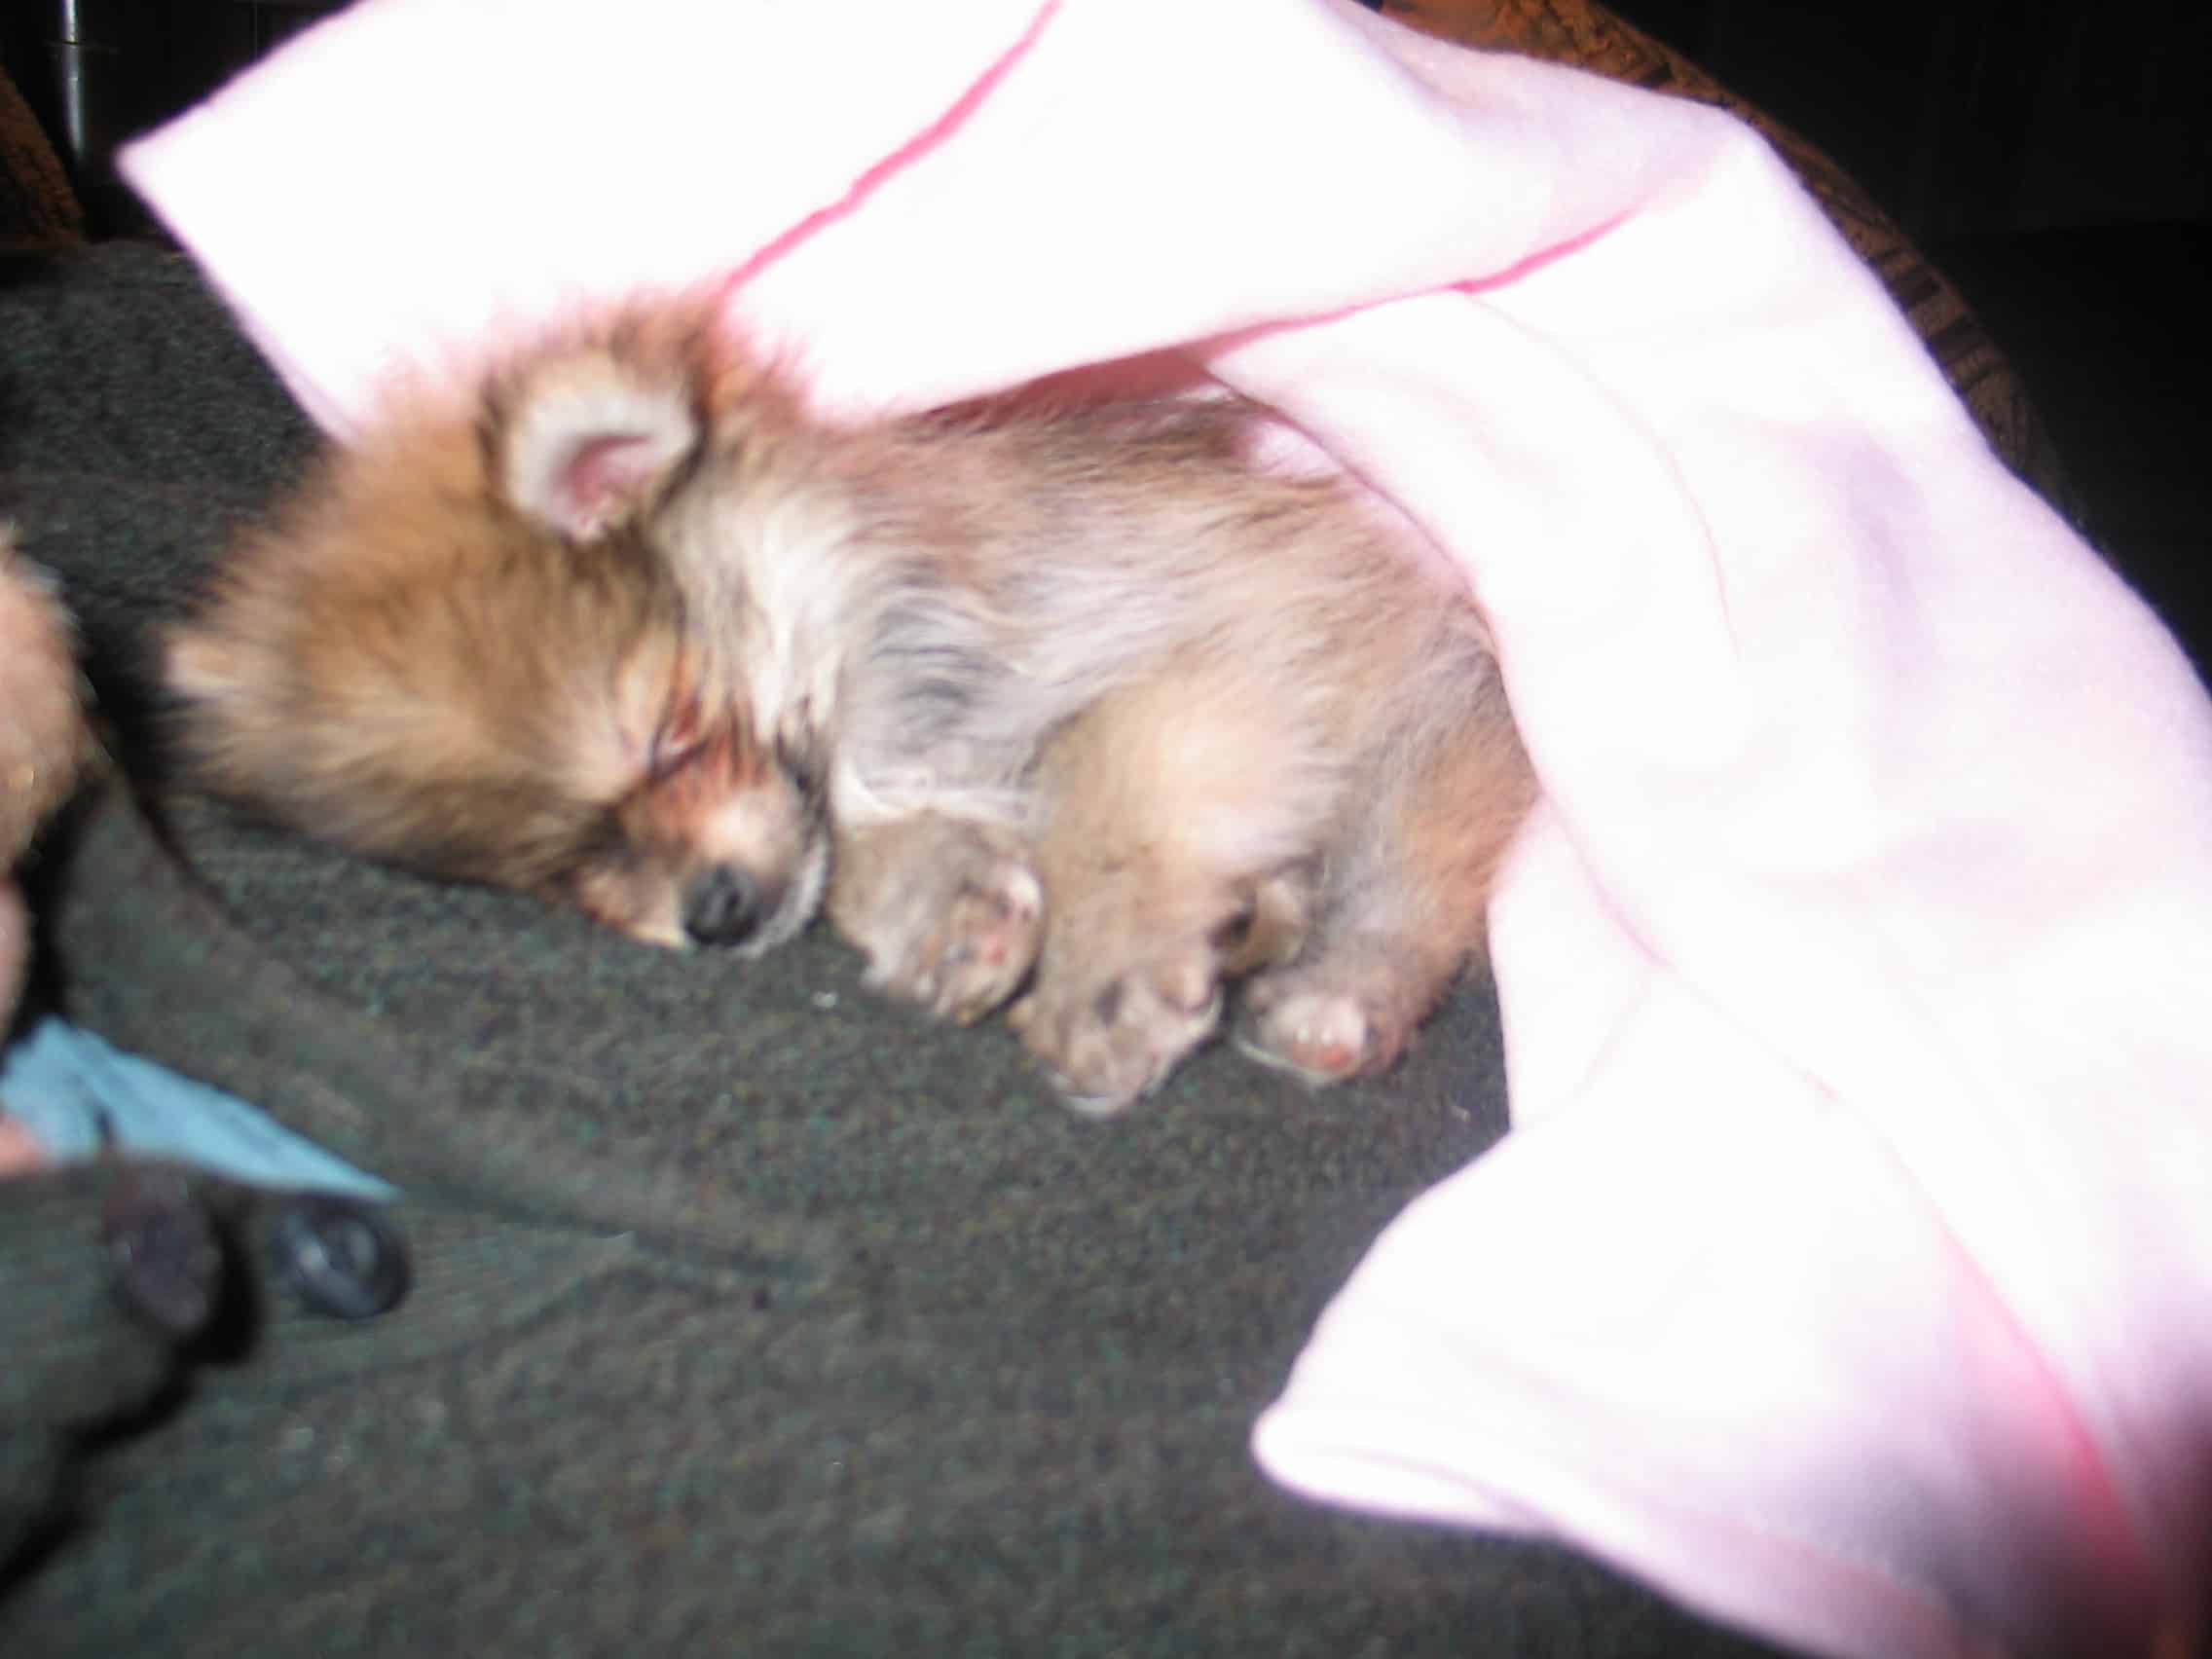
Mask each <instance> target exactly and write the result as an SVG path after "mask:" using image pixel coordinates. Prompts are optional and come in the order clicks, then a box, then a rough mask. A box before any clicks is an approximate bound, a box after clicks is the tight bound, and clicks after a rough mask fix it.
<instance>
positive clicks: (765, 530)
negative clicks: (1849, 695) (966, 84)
mask: <svg viewBox="0 0 2212 1659" xmlns="http://www.w3.org/2000/svg"><path fill="white" fill-rule="evenodd" d="M1256 419H1257V414H1256V412H1255V411H1253V410H1251V409H1250V408H1248V407H1246V406H1243V405H1240V404H1237V403H1235V402H1234V401H1229V400H1220V399H1215V400H1203V401H1189V400H1181V401H1160V402H1148V403H1127V404H1115V405H1108V406H1103V407H1090V408H1062V409H1058V410H1049V411H1045V412H1039V411H1038V410H1037V409H1035V408H1026V409H1025V408H1018V407H1016V406H1014V405H1013V404H1000V405H996V406H978V407H970V408H965V409H960V410H954V411H945V412H940V413H938V414H934V415H929V416H923V417H917V418H908V419H901V420H894V421H886V422H879V423H873V424H851V425H831V424H823V423H820V422H817V421H815V420H813V419H811V418H810V417H809V416H808V415H807V414H806V413H805V412H804V411H803V409H802V407H801V405H800V403H799V401H798V399H797V398H796V397H795V396H794V395H793V392H792V390H791V389H790V387H788V386H787V385H786V384H785V383H784V382H783V381H782V380H781V379H780V378H779V377H778V376H777V375H776V374H774V373H772V372H771V371H769V370H768V369H766V368H765V367H763V366H762V365H761V364H759V363H758V362H757V361H756V360H754V359H753V358H752V357H750V356H749V355H747V354H746V353H745V352H744V351H742V350H737V349H734V348H732V347H730V346H728V345H727V344H725V343H719V342H718V341H717V339H716V338H715V337H714V335H713V334H712V333H711V331H709V330H707V329H705V328H703V327H700V326H698V325H697V323H696V321H695V319H693V318H692V317H690V316H689V315H687V314H686V313H683V312H682V311H681V310H675V309H669V310H660V311H653V310H642V311H636V312H633V313H628V314H626V315H625V316H623V317H622V318H620V319H618V320H616V321H614V322H611V323H609V324H608V325H606V326H604V327H601V328H598V329H596V330H592V331H589V332H587V333H584V334H580V335H572V336H571V337H569V338H567V339H565V340H562V341H559V342H556V343H553V344H551V345H548V346H546V347H544V348H542V349H541V350H537V351H535V352H532V353H530V354H528V355H526V356H524V357H522V358H521V359H519V360H518V361H517V362H516V363H514V364H513V365H512V366H511V367H510V368H508V369H507V370H506V371H504V372H502V373H500V374H498V375H497V376H495V377H493V378H492V379H490V380H489V381H488V382H487V383H486V384H485V385H483V386H482V387H478V388H476V392H475V395H474V396H473V397H472V398H471V399H470V400H469V401H468V402H467V403H466V404H465V406H459V407H457V406H452V405H450V404H447V403H444V402H441V401H438V400H423V401H421V402H420V403H419V404H418V405H416V406H412V407H408V408H404V409H402V410H401V411H400V412H399V413H398V414H396V415H395V416H394V417H393V418H392V419H390V420H389V421H388V422H387V424H385V425H384V426H383V427H382V428H381V429H379V430H378V431H376V432H375V433H373V434H372V435H371V436H370V437H368V438H367V439H366V440H365V441H364V442H363V443H361V444H360V445H358V446H357V447H356V448H354V449H353V450H351V451H350V452H346V453H334V454H332V455H330V456H329V457H328V458H326V459H325V461H323V462H322V463H321V465H320V466H319V468H318V469H317V470H316V471H315V473H314V474H313V476H312V477H311V478H310V479H309V480H308V481H307V483H306V484H305V485H304V487H303V488H302V489H301V490H299V491H298V492H297V494H296V495H295V496H294V497H293V498H291V499H290V500H289V501H288V502H287V503H285V504H284V505H283V506H282V507H281V508H280V509H279V510H278V511H277V512H276V514H275V515H274V517H273V518H272V519H271V521H270V522H269V523H268V525H267V526H266V527H265V528H263V529H262V530H260V531H258V532H257V533H255V534H254V535H250V536H249V537H247V538H246V539H245V540H244V541H243V543H242V544H241V545H240V546H239V547H238V548H237V549H236V550H235V553H234V556H233V557H232V558H230V559H229V560H228V562H227V563H226V565H225V566H224V567H223V569H222V571H221V572H220V574H219V578H218V582H217V585H216V588H215V590H214V592H213V593H212V595H211V596H210V597H209V599H208V601H207V603H206V605H205V606H204V608H203V609H202V611H201V612H200V614H199V615H198V616H197V617H196V618H195V619H194V620H192V621H191V622H190V623H188V624H187V625H185V626H184V627H183V628H181V629H180V630H178V631H177V632H176V634H175V635H174V636H173V638H172V640H171V641H170V646H169V654H168V668H169V678H170V681H171V683H172V685H173V686H174V688H175V689H176V690H177V691H178V692H179V693H180V694H181V698H182V705H183V708H184V711H185V714H184V722H183V732H184V736H185V739H186V741H187V745H188V749H189V752H190V754H191V755H192V756H193V757H194V759H195V760H196V762H197V764H198V767H199V769H200V773H201V775H202V776H203V778H204V779H205V780H206V782H207V783H208V784H210V785H211V786H212V787H214V788H216V789H217V790H220V791H222V792H224V793H229V794H231V795H233V796H236V797H238V798H240V799H242V800H243V801H245V802H247V803H249V804H251V805H253V806H255V807H258V808H259V809H261V810H262V811H263V812H265V813H267V814H269V815H271V816H273V817H275V818H276V819H278V820H280V821H282V822H284V823H287V824H290V825H292V826H294V827H296V828H298V829H300V830H304V831H306V832H308V833H310V834H313V835H318V836H322V837H325V838H328V839H330V840H332V841H335V842H337V843H339V844H340V845H343V846H346V847H348V848H350V849H353V850H355V851H357V852H360V853H363V854H366V855H369V856H372V857H376V858H380V859H385V860H388V861H392V862H396V863H400V864H404V865H409V866H415V867H417V868H420V869H424V870H426V871H428V872H430V873H433V874H436V875H440V876H445V877H451V878H459V879H464V880H472V881H479V882H490V883H496V884H501V885H507V886H512V887H517V888H522V889H525V890H528V891H532V892H535V893H540V894H544V895H547V896H550V897H553V898H556V899H559V900H562V901H565V902H569V903H575V904H578V905H580V906H582V907H583V908H584V909H585V910H587V911H589V912H590V913H592V914H593V915H595V916H598V917H600V918H601V919H603V920H605V921H607V922H608V923H610V924H612V925H613V926H615V927H618V928H621V929H623V930H625V931H626V932H629V933H631V934H633V935H635V936H638V937H640V938H643V939H647V940H656V941H661V942H666V943H672V944H676V943H685V942H697V943H709V944H722V945H732V946H735V947H737V948H739V949H743V950H747V951H760V950H765V949H767V948H769V947H771V946H773V945H775V944H777V943H779V942H781V941H782V940H787V939H789V938H790V937H791V936H792V935H793V934H794V933H795V932H797V931H798V929H800V928H801V927H802V926H804V925H805V923H806V922H807V921H808V920H809V919H810V918H811V917H812V916H813V914H814V913H815V912H816V911H817V909H821V908H826V909H827V911H828V914H829V916H830V920H831V921H832V922H833V923H834V924H835V926H836V927H837V928H838V929H839V930H840V931H841V932H842V933H843V934H844V935H845V937H846V938H847V939H849V940H851V941H852V942H853V943H854V944H855V945H857V946H858V947H859V948H860V949H861V950H862V951H863V952H864V953H865V954H866V957H867V960H868V964H869V973H870V977H871V979H872V980H873V981H874V982H875V983H876V984H878V985H879V986H881V987H882V988H884V989H886V990H888V991H890V992H892V993H894V994H897V995H901V996H903V997H906V998H909V999H911V1000H913V1001H916V1002H918V1003H920V1004H922V1005H923V1006H925V1007H927V1008H929V1009H931V1010H932V1011H934V1012H936V1013H938V1014H942V1015H945V1016H948V1017H954V1018H960V1019H973V1018H976V1017H978V1016H980V1015H982V1014H987V1013H989V1012H992V1011H994V1010H997V1009H1000V1008H1007V1009H1009V1010H1010V1012H1011V1014H1012V1015H1013V1017H1014V1022H1015V1023H1016V1024H1017V1025H1018V1026H1019V1027H1020V1029H1021V1030H1022V1032H1023V1034H1024V1039H1025V1041H1026V1042H1027V1043H1028V1045H1029V1047H1030V1048H1031V1049H1032V1050H1033V1051H1035V1052H1036V1053H1037V1054H1038V1055H1040V1056H1041V1057H1042V1059H1043V1060H1044V1061H1045V1062H1046V1063H1047V1064H1048V1066H1049V1067H1050V1068H1051V1072H1052V1073H1053V1075H1054V1077H1055V1078H1056V1080H1057V1081H1058V1082H1059V1084H1060V1086H1061V1088H1063V1090H1064V1091H1065V1092H1066V1093H1067V1095H1068V1096H1069V1097H1070V1098H1071V1099H1072V1100H1075V1101H1076V1102H1078V1103H1080V1104H1084V1105H1088V1106H1091V1107H1095V1108H1099V1109H1110V1108H1112V1107H1116V1106H1119V1105H1122V1104H1124V1103H1126V1102H1127V1101H1129V1100H1131V1099H1134V1098H1135V1097H1137V1096H1138V1095H1140V1094H1142V1093H1144V1092H1146V1091H1148V1090H1149V1089H1151V1088H1154V1087H1155V1086H1156V1085H1157V1084H1158V1083H1159V1082H1160V1081H1161V1079H1162V1078H1163V1077H1164V1076H1165V1075H1166V1074H1167V1073H1168V1071H1169V1070H1170V1069H1171V1068H1172V1067H1173V1066H1174V1065H1175V1063H1176V1062H1177V1061H1178V1060H1179V1059H1181V1058H1182V1057H1183V1055H1185V1054H1186V1053H1188V1052H1189V1051H1191V1050H1192V1049H1193V1048H1195V1047H1197V1046H1198V1044H1199V1043H1200V1042H1202V1041H1203V1040H1204V1039H1205V1038H1206V1037H1207V1036H1208V1035H1209V1034H1210V1033H1211V1032H1212V1031H1213V1030H1214V1029H1215V1027H1216V1024H1217V1023H1218V1019H1219V1015H1220V1013H1221V1008H1222V1000H1223V998H1222V991H1223V986H1224V984H1225V982H1226V981H1229V980H1232V979H1243V980H1245V981H1246V982H1245V985H1244V991H1243V1009H1242V1014H1241V1021H1242V1024H1241V1031H1240V1040H1241V1042H1242V1044H1243V1046H1244V1047H1245V1048H1246V1049H1247V1050H1248V1051H1251V1052H1253V1053H1254V1054H1256V1055H1257V1056H1259V1057H1260V1058H1262V1059H1265V1060H1268V1061H1270V1062H1272V1063H1276V1064H1280V1065H1284V1066H1288V1067H1291V1068H1293V1069H1295V1070H1297V1071H1299V1072H1301V1073H1303V1074H1305V1075H1307V1076H1309V1077H1312V1078H1315V1079H1318V1080H1328V1079H1333V1078H1339V1077H1344V1076H1348V1075H1351V1074H1353V1073H1357V1072H1363V1071H1369V1070H1373V1069H1377V1068H1380V1067H1382V1066H1385V1065H1387V1064H1388V1063H1389V1062H1390V1061H1391V1060H1392V1059H1393V1058H1394V1057H1395V1056H1396V1055H1397V1053H1398V1051H1400V1049H1401V1047H1402V1046H1403V1044H1404V1042H1405V1041H1406V1039H1407V1037H1408V1035H1409V1034H1410V1033H1411V1031H1412V1029H1413V1027H1414V1026H1415V1025H1416V1024H1417V1023H1418V1022H1419V1019H1420V1018H1421V1017H1422V1016H1423V1015H1424V1014H1426V1012H1427V1011H1428V1009H1429V1008H1430V1007H1431V1005H1432V1004H1433V1003H1434V1002H1435V1000H1436V999H1437V997H1438V995H1439V994H1440V993H1441V991H1442V990H1443V989H1444V988H1445V986H1446V985H1448V984H1449V983H1450V981H1451V980H1452V978H1453V977H1455V976H1456V974H1457V973H1458V972H1459V971H1460V969H1461V968H1462V966H1463V965H1464V964H1465V963H1466V962H1467V961H1468V960H1469V958H1470V957H1471V956H1472V955H1473V953H1474V952H1475V951H1476V950H1477V948H1478V947H1479V944H1480V940H1481V935H1482V925H1483V914H1484V908H1485V903H1486V899H1487V895H1488V891H1489V886H1490V882H1491V880H1492V877H1493V872H1494V870H1495V867H1496V866H1497V863H1498V860H1499V858H1500V856H1501V854H1502V852H1503V850H1504V848H1505V846H1506V845H1507V843H1508V842H1509V840H1510V838H1511V836H1512V834H1513V832H1514V830H1515V829H1516V828H1517V826H1518V824H1519V822H1520V820H1521V818H1522V817H1523V815H1524V813H1525V812H1526V809H1527V807H1528V804H1529V801H1530V796H1531V793H1532V790H1531V784H1530V775H1529V771H1528V767H1527V764H1526V761H1525V759H1524V757H1523V755H1522V751H1521V748H1520V745H1519V743H1518V740H1517V738H1516V735H1515V732H1514V728H1513V724H1512V720H1511V718H1510V715H1509V713H1508V710H1507V707H1506V703H1505V699H1504V696H1503V693H1502V689H1501V687H1500V685H1499V682H1498V679H1497V675H1496V672H1495V665H1494V663H1493V659H1492V654H1491V651H1490V648H1489V645H1488V640H1487V635H1486V633H1485V630H1484V628H1483V626H1482V622H1481V619H1480V617H1479V615H1478V613H1477V612H1476V610H1475V608H1474V607H1473V605H1472V604H1471V602H1469V601H1468V600H1467V599H1466V598H1465V597H1464V596H1463V595H1461V594H1458V593H1456V592H1451V591H1446V590H1444V589H1443V588H1442V587H1441V586H1439V585H1438V584H1436V583H1434V582H1432V581H1431V580H1429V579H1427V578H1426V577H1425V576H1424V575H1423V574H1422V573H1421V572H1420V571H1418V570H1416V569H1415V568H1414V566H1413V564H1412V562H1411V561H1409V560H1408V559H1406V558H1405V557H1404V555H1403V552H1402V550H1400V549H1396V548H1393V547H1392V546H1391V545H1390V544H1389V542H1390V533H1389V532H1387V531H1386V530H1384V529H1383V528H1381V527H1380V524H1379V521H1378V520H1377V519H1376V518H1375V517H1373V516H1372V515H1371V513H1370V512H1369V511H1368V510H1367V509H1365V508H1364V507H1363V506H1362V505H1361V504H1360V503H1359V502H1357V501H1356V500H1355V499H1354V498H1353V497H1352V495H1351V494H1350V492H1349V491H1348V490H1346V488H1344V487H1343V486H1341V485H1339V484H1336V483H1333V482H1319V481H1313V480H1294V479H1288V478H1283V477H1278V476H1274V475H1272V474H1271V473H1268V472H1265V471H1263V470H1261V469H1259V468H1258V467H1256V466H1255V465H1253V464H1252V463H1251V462H1249V461H1247V459H1246V454H1247V451H1248V448H1249V445H1248V443H1247V439H1248V437H1249V436H1250V428H1251V426H1252V424H1253V423H1254V422H1255V421H1256Z"/></svg>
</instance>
